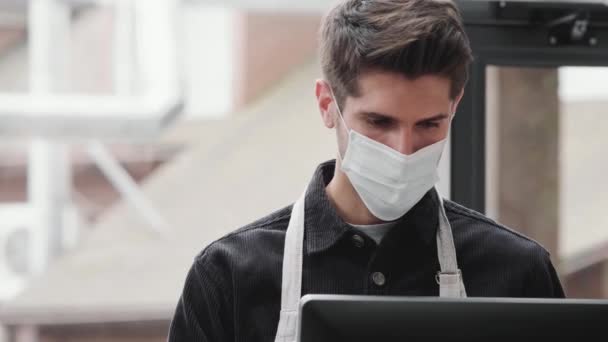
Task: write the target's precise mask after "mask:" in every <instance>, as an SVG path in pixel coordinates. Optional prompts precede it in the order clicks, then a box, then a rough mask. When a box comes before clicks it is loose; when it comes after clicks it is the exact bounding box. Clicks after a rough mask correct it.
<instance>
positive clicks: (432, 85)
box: [346, 71, 452, 117]
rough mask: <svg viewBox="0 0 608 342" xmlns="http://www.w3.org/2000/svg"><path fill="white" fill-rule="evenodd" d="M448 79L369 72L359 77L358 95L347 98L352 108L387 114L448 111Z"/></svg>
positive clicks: (426, 114)
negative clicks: (410, 77) (413, 77)
mask: <svg viewBox="0 0 608 342" xmlns="http://www.w3.org/2000/svg"><path fill="white" fill-rule="evenodd" d="M450 85H451V83H450V80H449V79H448V78H444V77H441V76H435V75H425V76H421V77H419V78H416V79H409V78H407V77H405V76H404V75H401V74H398V73H393V72H384V71H371V72H366V73H364V74H362V75H361V76H360V77H359V79H358V90H359V92H358V94H357V95H358V96H355V97H350V96H349V97H348V98H347V99H346V105H347V106H348V107H350V108H349V110H351V111H367V112H377V113H380V114H385V115H390V116H408V117H410V116H416V117H418V116H428V115H436V114H438V113H447V111H448V110H449V109H450V105H451V103H452V101H451V98H450Z"/></svg>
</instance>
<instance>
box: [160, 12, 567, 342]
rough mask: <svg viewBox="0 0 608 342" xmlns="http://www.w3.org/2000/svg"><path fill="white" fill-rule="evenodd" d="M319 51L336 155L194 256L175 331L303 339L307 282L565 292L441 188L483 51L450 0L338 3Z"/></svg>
mask: <svg viewBox="0 0 608 342" xmlns="http://www.w3.org/2000/svg"><path fill="white" fill-rule="evenodd" d="M321 61H322V67H323V74H324V79H323V80H319V81H317V83H316V87H315V93H316V98H317V102H318V107H319V111H320V113H321V117H322V119H323V123H324V124H325V126H326V127H327V128H330V129H335V130H336V135H337V145H338V152H337V158H336V160H335V161H333V160H332V161H329V162H326V163H324V164H322V165H320V166H319V168H318V169H317V171H316V173H315V174H314V175H313V177H312V180H311V181H310V183H309V185H308V187H307V189H306V191H305V192H304V193H303V195H302V196H301V198H300V199H298V201H297V202H296V203H295V204H294V205H292V206H289V207H286V208H284V209H281V210H279V211H277V212H275V213H273V214H271V215H269V216H267V217H265V218H262V219H260V220H258V221H257V222H254V223H251V224H250V225H248V226H246V227H243V228H241V229H239V230H237V231H235V232H233V233H231V234H229V235H227V236H225V237H223V238H222V239H220V240H218V241H216V242H214V243H212V244H211V245H209V246H208V247H207V248H205V249H204V250H203V251H202V252H201V253H200V254H199V255H198V256H197V257H196V258H195V261H194V263H193V265H192V267H191V269H190V272H189V273H188V276H187V279H186V283H185V286H184V289H183V293H182V296H181V298H180V300H179V302H178V305H177V309H176V312H175V316H174V318H173V321H172V323H171V328H170V332H169V341H171V342H176V341H248V342H255V341H292V340H294V334H295V329H296V324H295V322H297V300H298V299H299V298H300V296H303V295H305V294H308V293H323V294H356V295H361V294H364V295H393V296H400V295H407V296H413V295H415V296H417V295H420V296H444V297H465V296H486V297H488V296H490V297H564V292H563V290H562V286H561V284H560V281H559V279H558V276H557V275H556V271H555V269H554V267H553V265H552V264H551V261H550V258H549V254H548V253H547V251H546V250H545V249H544V248H543V247H542V246H541V245H539V244H538V243H537V242H535V241H532V240H530V239H528V238H526V237H525V236H522V235H520V234H518V233H516V232H514V231H512V230H510V229H508V228H506V227H503V226H501V225H499V224H497V223H496V222H494V221H492V220H490V219H488V218H486V217H484V216H483V215H481V214H479V213H476V212H474V211H472V210H469V209H467V208H464V207H462V206H460V205H458V204H456V203H453V202H450V201H447V200H446V201H443V200H442V199H441V197H440V196H439V195H438V193H437V192H436V190H435V188H434V187H435V184H436V182H437V180H438V177H437V164H438V162H439V159H440V157H441V154H442V151H443V148H444V144H445V141H446V139H447V137H448V134H449V129H450V125H451V121H452V119H453V116H454V113H455V112H456V108H457V106H458V103H459V101H460V99H461V98H462V95H463V91H464V88H465V84H466V82H467V78H468V68H469V65H470V63H471V61H472V53H471V50H470V46H469V42H468V39H467V37H466V35H465V33H464V30H463V25H462V23H461V18H460V15H459V12H458V9H457V8H456V6H455V5H454V4H453V3H452V2H451V1H448V0H367V1H366V0H347V1H344V2H342V3H339V4H338V5H337V6H336V7H335V8H333V9H332V10H331V11H330V12H329V13H328V15H327V16H326V17H325V19H324V23H323V28H322V30H321Z"/></svg>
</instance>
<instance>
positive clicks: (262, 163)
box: [0, 0, 608, 342]
mask: <svg viewBox="0 0 608 342" xmlns="http://www.w3.org/2000/svg"><path fill="white" fill-rule="evenodd" d="M330 4H331V3H330V2H326V1H321V0H315V1H310V0H307V1H306V2H305V3H301V2H297V3H290V2H287V1H285V2H281V1H270V0H249V1H246V0H241V1H237V0H233V1H219V0H218V1H211V0H209V1H205V0H183V1H178V0H146V1H143V0H120V1H111V0H98V1H94V0H30V1H26V0H0V342H9V341H10V342H13V341H14V342H26V341H28V342H30V341H49V342H50V341H57V342H58V341H164V340H165V339H166V333H167V331H168V325H169V322H170V319H171V316H172V314H173V310H174V309H175V305H176V304H177V300H178V298H179V295H180V292H181V290H182V286H183V282H184V280H185V276H186V272H187V270H188V268H189V267H190V265H191V263H192V260H193V258H194V256H195V255H196V254H197V253H198V252H200V251H201V250H202V249H203V248H204V247H205V246H206V245H207V244H208V243H210V242H212V241H214V240H215V239H217V238H219V237H221V236H223V235H225V234H227V233H229V232H230V231H232V230H235V229H237V228H238V227H240V226H243V225H245V224H247V223H249V222H252V221H253V220H255V219H257V218H259V217H262V216H264V215H266V214H268V213H270V212H272V211H274V210H276V209H279V208H282V207H284V206H285V205H288V204H290V203H292V202H293V201H294V200H295V198H297V196H298V195H299V194H300V192H301V191H302V189H303V188H304V186H305V185H306V183H307V182H308V181H309V179H310V177H311V175H312V173H313V172H314V170H315V168H316V166H317V165H318V164H319V163H321V162H323V161H326V160H329V159H332V158H334V156H335V151H336V150H335V143H334V135H333V134H334V133H333V131H330V130H327V129H325V128H324V126H323V125H322V122H321V120H320V118H319V115H318V111H317V109H316V105H315V98H314V92H313V89H314V88H313V86H314V81H315V80H316V79H317V78H320V77H321V72H320V67H319V64H318V58H317V32H318V29H319V24H320V22H321V18H322V15H323V13H324V11H325V10H326V9H327V8H328V7H329V6H330ZM486 72H487V86H486V88H487V89H486V94H484V96H486V97H487V109H486V111H487V132H488V133H487V141H486V144H487V152H486V153H487V156H486V159H487V165H486V176H487V177H486V180H485V184H486V209H487V210H486V212H487V214H488V215H489V216H490V217H492V218H495V219H497V220H499V221H501V222H504V223H506V224H508V225H510V226H512V227H513V228H515V229H520V230H521V231H522V232H524V233H526V234H529V235H531V236H533V237H534V238H537V239H538V241H539V242H541V243H542V244H545V245H547V246H548V248H549V249H550V250H551V252H552V258H553V261H554V262H555V264H556V265H557V267H558V270H559V272H560V278H561V279H562V282H563V283H564V284H565V286H566V290H567V292H568V294H569V295H570V296H572V297H586V298H608V262H606V260H607V259H608V216H607V215H606V214H605V212H603V210H605V209H604V208H605V207H606V206H607V205H608V182H603V179H602V177H605V175H606V174H608V158H606V153H605V146H608V135H607V134H606V133H605V132H606V131H607V130H608V112H607V108H608V86H606V84H608V68H602V67H594V68H582V67H561V68H549V69H548V68H527V67H498V66H496V67H493V66H492V67H489V68H488V69H487V71H486ZM546 144H550V145H551V147H555V149H554V150H555V151H556V152H555V154H551V155H547V154H546V153H544V152H543V151H545V150H546V149H545V147H546V146H545V145H546ZM522 161H531V162H530V163H527V164H526V165H535V166H536V167H534V168H532V169H530V168H528V169H524V168H521V167H519V168H518V167H517V166H518V165H521V164H522ZM441 172H442V180H441V183H440V190H441V192H442V194H443V195H444V196H445V197H447V198H449V197H450V181H451V180H450V162H449V151H448V153H447V155H446V156H445V158H444V160H442V169H441ZM531 175H532V177H530V176H531ZM547 177H548V178H551V179H554V180H556V182H554V183H551V184H549V185H546V184H532V183H534V181H533V180H534V179H543V178H547ZM531 180H532V181H531ZM538 186H543V190H546V191H543V192H542V193H541V194H540V195H539V192H538V191H536V190H537V187H538ZM536 201H547V203H552V204H553V205H554V208H553V209H555V211H554V212H555V213H556V215H553V214H551V213H552V212H551V213H543V212H538V211H534V212H533V211H531V210H527V208H530V207H533V206H534V203H533V202H536ZM552 215H553V216H552ZM547 220H549V221H550V222H551V224H550V228H549V229H548V230H547V229H544V228H543V229H544V230H543V231H542V232H537V231H535V230H534V229H535V227H537V226H538V225H537V223H539V222H546V221H547ZM541 226H543V227H545V226H546V225H542V224H541Z"/></svg>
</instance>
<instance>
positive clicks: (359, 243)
mask: <svg viewBox="0 0 608 342" xmlns="http://www.w3.org/2000/svg"><path fill="white" fill-rule="evenodd" d="M351 239H352V241H353V245H355V247H357V248H363V247H364V246H365V239H364V238H363V237H362V236H361V235H359V234H355V235H353V237H352V238H351Z"/></svg>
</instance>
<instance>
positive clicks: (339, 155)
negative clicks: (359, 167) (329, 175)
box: [329, 87, 350, 163]
mask: <svg viewBox="0 0 608 342" xmlns="http://www.w3.org/2000/svg"><path fill="white" fill-rule="evenodd" d="M329 92H330V93H331V98H332V99H333V100H334V104H335V105H336V110H337V111H338V116H339V117H340V120H342V124H343V125H344V128H345V129H346V133H347V135H348V134H350V128H348V125H347V124H346V121H344V116H343V115H342V111H341V110H340V105H339V104H338V101H337V100H336V96H335V95H334V90H333V89H332V88H331V87H329ZM346 148H347V149H348V146H347V147H346ZM338 158H340V163H342V161H343V160H344V158H343V157H342V154H341V153H340V149H339V148H338Z"/></svg>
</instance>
